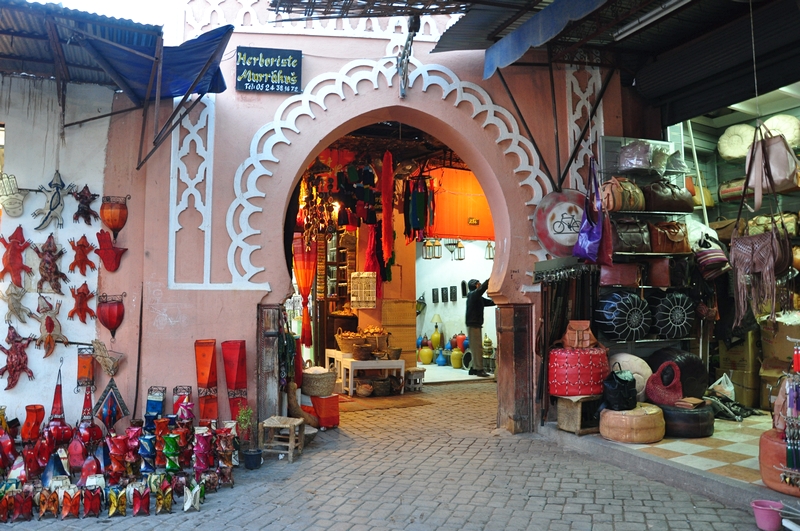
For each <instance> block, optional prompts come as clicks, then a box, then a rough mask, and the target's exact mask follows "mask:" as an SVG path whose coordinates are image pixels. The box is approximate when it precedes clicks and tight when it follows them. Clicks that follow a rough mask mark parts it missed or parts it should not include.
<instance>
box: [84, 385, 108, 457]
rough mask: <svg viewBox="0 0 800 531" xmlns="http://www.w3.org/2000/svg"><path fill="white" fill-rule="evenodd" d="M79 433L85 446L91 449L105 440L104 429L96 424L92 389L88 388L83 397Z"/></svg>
mask: <svg viewBox="0 0 800 531" xmlns="http://www.w3.org/2000/svg"><path fill="white" fill-rule="evenodd" d="M78 433H80V435H81V440H82V441H83V442H84V444H87V445H89V446H90V447H91V446H93V445H96V444H97V443H99V442H100V441H102V440H103V429H102V428H101V427H100V426H98V425H97V424H95V422H94V416H92V387H90V386H88V385H87V386H86V390H85V391H84V395H83V410H82V411H81V421H80V423H79V424H78Z"/></svg>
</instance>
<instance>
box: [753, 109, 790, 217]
mask: <svg viewBox="0 0 800 531" xmlns="http://www.w3.org/2000/svg"><path fill="white" fill-rule="evenodd" d="M759 135H761V139H760V140H758V136H759ZM746 166H747V168H748V170H747V171H748V176H747V179H748V181H747V186H748V188H752V189H753V191H754V192H755V203H754V208H755V210H758V209H759V208H761V199H762V195H763V193H764V192H765V191H766V193H778V192H788V191H791V190H796V189H797V167H798V162H797V157H796V156H795V154H794V151H792V148H791V147H790V146H789V143H788V142H787V141H786V138H784V136H783V135H781V134H777V135H776V134H773V133H772V131H770V130H769V129H767V126H766V125H764V124H763V123H761V121H760V120H759V127H757V128H756V131H755V135H754V138H753V145H752V146H750V150H749V151H748V152H747V160H746ZM751 166H752V167H753V168H754V169H753V174H752V177H751V176H750V167H751ZM767 168H769V172H767Z"/></svg>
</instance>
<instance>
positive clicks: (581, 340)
mask: <svg viewBox="0 0 800 531" xmlns="http://www.w3.org/2000/svg"><path fill="white" fill-rule="evenodd" d="M591 325H592V322H591V321H570V322H569V323H568V324H567V331H566V332H564V337H562V338H561V343H562V344H563V345H564V346H565V347H571V348H590V347H595V346H597V344H598V343H597V338H596V337H594V334H593V333H592V329H591Z"/></svg>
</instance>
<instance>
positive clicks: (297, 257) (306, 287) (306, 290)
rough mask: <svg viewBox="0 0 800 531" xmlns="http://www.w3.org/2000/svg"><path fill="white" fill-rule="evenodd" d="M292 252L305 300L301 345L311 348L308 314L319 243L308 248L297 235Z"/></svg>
mask: <svg viewBox="0 0 800 531" xmlns="http://www.w3.org/2000/svg"><path fill="white" fill-rule="evenodd" d="M292 251H293V254H294V276H295V279H297V290H298V291H299V292H300V297H301V298H302V300H303V326H302V331H301V333H300V344H301V345H304V346H306V347H310V346H311V343H312V337H311V315H310V314H309V312H308V297H309V295H310V294H311V285H312V284H313V283H314V277H315V276H316V270H317V242H316V241H314V242H311V245H310V246H309V247H306V245H305V243H304V241H303V237H302V235H300V234H295V237H294V239H293V240H292Z"/></svg>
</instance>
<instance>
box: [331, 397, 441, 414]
mask: <svg viewBox="0 0 800 531" xmlns="http://www.w3.org/2000/svg"><path fill="white" fill-rule="evenodd" d="M432 403H433V402H431V401H430V400H425V399H423V398H419V397H416V396H408V395H393V396H370V397H367V398H360V397H357V396H355V397H353V398H352V402H350V401H348V402H342V401H339V411H340V412H345V413H346V412H350V411H364V410H367V409H395V408H404V407H417V406H427V405H430V404H432Z"/></svg>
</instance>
